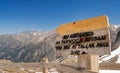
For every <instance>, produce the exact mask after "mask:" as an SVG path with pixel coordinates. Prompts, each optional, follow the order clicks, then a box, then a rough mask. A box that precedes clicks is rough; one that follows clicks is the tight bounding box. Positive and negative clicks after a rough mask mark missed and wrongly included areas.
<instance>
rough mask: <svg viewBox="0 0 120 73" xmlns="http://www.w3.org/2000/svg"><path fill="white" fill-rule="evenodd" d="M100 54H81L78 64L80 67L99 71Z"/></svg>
mask: <svg viewBox="0 0 120 73" xmlns="http://www.w3.org/2000/svg"><path fill="white" fill-rule="evenodd" d="M98 59H99V56H98V55H88V54H84V55H79V56H78V61H77V65H78V68H81V69H87V70H89V71H93V72H97V73H98V72H99V60H98Z"/></svg>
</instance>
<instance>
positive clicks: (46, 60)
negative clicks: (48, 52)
mask: <svg viewBox="0 0 120 73" xmlns="http://www.w3.org/2000/svg"><path fill="white" fill-rule="evenodd" d="M43 61H44V62H45V63H48V58H47V57H45V58H44V59H43ZM43 73H48V68H43Z"/></svg>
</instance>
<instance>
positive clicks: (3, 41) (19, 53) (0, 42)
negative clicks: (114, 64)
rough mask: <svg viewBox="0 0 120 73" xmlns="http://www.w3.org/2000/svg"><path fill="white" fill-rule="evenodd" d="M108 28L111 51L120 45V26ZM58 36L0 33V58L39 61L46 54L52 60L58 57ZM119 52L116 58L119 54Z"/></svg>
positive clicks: (47, 33) (41, 33)
mask: <svg viewBox="0 0 120 73" xmlns="http://www.w3.org/2000/svg"><path fill="white" fill-rule="evenodd" d="M109 29H110V37H111V44H112V46H111V51H112V52H113V51H115V50H117V49H118V47H119V46H120V26H119V25H110V27H109ZM58 36H59V35H58V34H56V32H55V31H47V32H38V31H25V32H20V33H16V34H5V35H0V59H6V60H11V61H13V62H41V61H43V58H44V57H46V56H47V57H48V59H49V61H54V60H56V58H58V55H57V53H56V49H55V42H56V39H57V37H58ZM119 53H120V51H119ZM119 53H118V54H117V58H118V57H119V55H120V54H119ZM106 57H109V56H104V57H101V58H100V60H101V62H103V59H105V58H106ZM111 58H112V57H111ZM104 61H105V60H104Z"/></svg>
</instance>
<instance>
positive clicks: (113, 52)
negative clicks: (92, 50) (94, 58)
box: [100, 46, 120, 63]
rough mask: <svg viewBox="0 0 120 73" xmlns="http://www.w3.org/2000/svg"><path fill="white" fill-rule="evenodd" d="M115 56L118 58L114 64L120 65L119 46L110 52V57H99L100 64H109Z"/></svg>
mask: <svg viewBox="0 0 120 73" xmlns="http://www.w3.org/2000/svg"><path fill="white" fill-rule="evenodd" d="M115 56H118V59H117V61H116V63H120V46H119V47H118V48H117V49H116V50H114V51H112V52H111V55H104V56H102V57H100V63H102V62H109V61H110V60H111V59H112V58H114V57H115Z"/></svg>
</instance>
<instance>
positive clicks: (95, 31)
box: [56, 16, 111, 55]
mask: <svg viewBox="0 0 120 73" xmlns="http://www.w3.org/2000/svg"><path fill="white" fill-rule="evenodd" d="M108 27H109V25H108V18H107V16H99V17H96V18H90V19H87V20H82V21H77V22H73V23H69V24H63V25H61V26H60V27H58V28H57V29H56V32H57V33H58V34H59V35H60V37H58V38H57V39H58V40H57V41H56V50H57V51H62V52H66V53H67V54H68V55H80V54H96V55H104V54H110V46H111V45H110V32H109V28H108Z"/></svg>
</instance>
